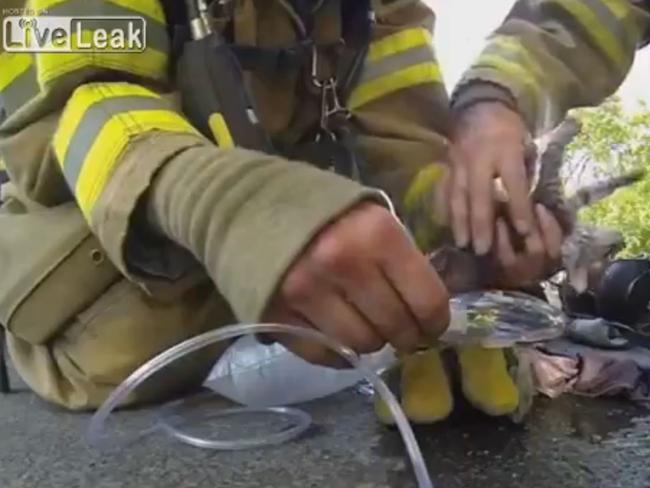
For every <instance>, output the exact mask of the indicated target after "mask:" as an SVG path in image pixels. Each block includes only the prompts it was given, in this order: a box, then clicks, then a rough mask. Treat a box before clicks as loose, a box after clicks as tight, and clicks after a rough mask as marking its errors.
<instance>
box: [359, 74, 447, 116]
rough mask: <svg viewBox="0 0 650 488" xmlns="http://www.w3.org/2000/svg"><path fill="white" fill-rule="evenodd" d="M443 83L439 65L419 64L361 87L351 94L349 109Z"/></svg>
mask: <svg viewBox="0 0 650 488" xmlns="http://www.w3.org/2000/svg"><path fill="white" fill-rule="evenodd" d="M441 81H442V76H441V73H440V68H439V67H438V64H437V63H435V62H430V63H421V64H417V65H414V66H410V67H408V68H404V69H402V70H399V71H396V72H394V73H391V74H388V75H385V76H382V77H380V78H377V79H375V80H372V81H368V82H366V83H363V84H361V85H359V86H358V87H357V88H356V89H354V90H353V91H352V93H351V94H350V99H349V100H348V107H349V108H350V109H352V110H354V109H356V108H359V107H360V106H362V105H365V104H366V103H369V102H371V101H373V100H376V99H378V98H381V97H383V96H385V95H387V94H389V93H391V92H394V91H398V90H402V89H404V88H408V87H411V86H415V85H420V84H424V83H440V82H441Z"/></svg>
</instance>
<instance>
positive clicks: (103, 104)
mask: <svg viewBox="0 0 650 488" xmlns="http://www.w3.org/2000/svg"><path fill="white" fill-rule="evenodd" d="M153 130H160V131H166V132H174V133H191V134H196V135H200V134H199V133H198V131H197V130H196V129H194V127H192V126H191V124H190V123H189V122H188V121H187V120H185V118H183V116H182V115H181V114H179V113H177V112H175V111H173V110H172V109H170V106H169V105H168V104H167V102H166V101H165V100H164V99H163V98H162V97H160V96H159V95H157V94H156V93H154V92H152V91H150V90H147V89H146V88H143V87H141V86H138V85H133V84H129V83H90V84H87V85H83V86H82V87H80V88H78V89H77V90H76V91H75V92H74V94H73V96H72V98H71V99H70V101H69V102H68V104H67V105H66V108H65V109H64V111H63V115H62V116H61V120H60V123H59V127H58V128H57V131H56V132H55V134H54V138H53V146H54V151H55V154H56V157H57V160H58V162H59V164H60V166H61V167H62V169H63V173H64V175H65V177H66V181H67V182H68V184H69V185H70V187H71V188H72V190H73V192H74V193H75V195H76V197H77V201H78V203H79V207H80V208H81V210H82V212H83V213H84V215H85V216H86V218H90V215H91V213H92V209H93V206H94V204H95V202H96V201H97V199H98V198H99V196H100V195H101V193H102V191H103V189H104V187H105V186H106V184H107V182H108V181H109V179H110V177H111V175H112V174H113V172H114V170H115V168H116V167H117V166H118V165H119V162H120V156H121V154H122V153H123V152H124V150H125V149H126V147H127V146H128V144H129V143H130V141H131V140H132V138H133V137H135V136H137V135H140V134H143V133H146V132H150V131H153Z"/></svg>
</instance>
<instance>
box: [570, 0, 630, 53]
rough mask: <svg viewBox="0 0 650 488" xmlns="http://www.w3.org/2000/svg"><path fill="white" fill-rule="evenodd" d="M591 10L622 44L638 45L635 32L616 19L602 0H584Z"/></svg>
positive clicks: (621, 20)
mask: <svg viewBox="0 0 650 488" xmlns="http://www.w3.org/2000/svg"><path fill="white" fill-rule="evenodd" d="M583 1H584V2H585V3H586V4H587V5H588V6H589V8H591V10H592V11H593V12H594V14H596V17H598V20H599V21H600V23H601V24H602V25H603V27H605V28H606V29H607V30H609V31H610V32H611V33H612V34H613V35H614V37H616V39H618V40H619V42H620V43H621V44H623V43H625V44H630V43H631V44H632V45H633V46H634V45H635V44H636V43H637V41H638V40H637V39H636V36H634V35H633V34H634V32H632V29H630V28H629V27H630V26H629V25H626V24H627V23H626V22H623V19H619V18H617V17H616V15H615V14H614V12H612V11H611V10H610V9H609V8H608V7H607V5H605V4H604V3H603V2H602V1H601V0H583Z"/></svg>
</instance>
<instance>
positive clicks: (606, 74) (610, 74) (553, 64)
mask: <svg viewBox="0 0 650 488" xmlns="http://www.w3.org/2000/svg"><path fill="white" fill-rule="evenodd" d="M649 40H650V2H648V1H647V0H519V1H517V2H516V4H515V6H514V8H513V9H512V11H511V12H510V14H509V15H508V16H507V18H506V19H505V21H504V23H503V25H501V27H500V28H499V29H497V30H496V32H495V33H494V34H493V35H492V36H491V37H490V38H489V41H488V43H487V47H486V48H485V50H484V51H483V52H482V54H481V55H480V56H479V58H478V59H477V60H476V62H475V63H474V64H473V66H472V67H471V68H470V69H469V71H468V72H467V73H466V74H465V76H464V77H463V79H462V80H461V82H460V83H459V85H458V87H457V88H456V90H455V93H454V96H453V106H454V108H455V110H456V111H460V110H463V109H464V108H466V107H468V106H469V105H472V104H474V103H477V102H478V101H482V100H489V99H500V100H502V101H504V102H505V103H511V104H512V105H513V106H514V107H516V108H517V109H518V110H519V111H520V112H521V113H522V115H523V116H524V117H525V120H526V122H527V124H528V126H529V128H530V130H531V131H532V132H533V133H540V132H544V131H546V130H548V129H550V128H552V127H553V126H555V125H556V124H557V123H558V122H559V121H560V120H562V118H563V117H564V116H565V115H566V112H567V111H568V110H570V109H572V108H576V107H581V106H591V105H597V104H599V103H601V102H602V101H603V100H604V99H605V98H607V97H608V96H610V95H612V94H613V93H614V92H615V91H616V89H617V88H618V87H619V86H620V85H621V84H622V82H623V81H624V79H625V77H626V75H627V73H628V72H629V70H630V68H631V66H632V63H633V60H634V56H635V51H636V50H637V49H638V48H640V47H641V46H643V45H645V44H647V42H648V41H649Z"/></svg>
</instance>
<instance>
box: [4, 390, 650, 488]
mask: <svg viewBox="0 0 650 488" xmlns="http://www.w3.org/2000/svg"><path fill="white" fill-rule="evenodd" d="M305 409H306V410H307V411H309V412H310V413H311V414H312V415H313V417H314V421H315V425H314V426H313V427H312V428H311V429H310V430H309V431H308V432H307V434H305V435H304V436H303V437H302V438H301V439H300V440H299V441H295V442H292V443H290V444H287V445H284V446H281V447H278V448H270V449H263V450H256V451H245V452H228V453H219V452H212V451H205V450H201V449H197V448H193V447H189V446H185V445H181V444H179V443H178V442H176V441H174V440H171V439H169V438H167V437H165V436H163V435H162V434H155V435H151V436H149V437H146V438H144V439H141V440H139V441H137V442H136V443H134V444H132V445H130V446H129V447H123V448H121V449H118V450H117V451H112V452H110V453H101V452H97V451H95V450H93V449H90V448H89V447H88V446H87V444H86V443H85V442H84V440H83V434H84V429H85V428H86V426H87V423H88V420H89V417H88V416H87V415H79V414H70V413H66V412H60V411H58V410H56V409H53V408H51V407H49V406H46V405H44V404H43V403H42V402H40V401H39V400H37V399H36V398H34V396H33V395H31V394H30V393H28V392H27V391H26V389H25V388H24V387H22V388H20V391H19V392H17V393H14V394H11V395H9V396H7V397H0V428H1V430H0V435H1V441H0V487H2V488H18V487H20V488H24V487H28V488H50V487H56V488H64V487H65V488H76V487H79V488H148V487H160V488H203V487H215V488H216V487H219V488H229V487H233V488H234V487H283V488H290V487H300V488H311V487H313V488H317V487H337V488H338V487H351V488H397V487H400V488H401V487H414V486H415V483H414V481H413V477H412V474H411V469H410V466H409V461H408V459H407V458H406V457H405V454H404V450H403V448H402V443H401V439H400V437H399V434H398V433H397V432H396V431H390V430H387V429H385V428H382V427H380V426H379V425H377V423H376V422H375V420H374V417H373V414H372V409H371V408H370V403H369V399H368V398H366V397H364V396H362V395H360V394H358V393H356V392H346V393H343V394H340V395H338V396H336V397H333V398H329V399H327V400H325V401H319V402H316V403H315V404H312V405H309V406H307V407H305ZM118 420H119V429H118V430H120V431H121V432H127V431H128V432H135V431H137V430H139V429H141V428H142V427H143V426H146V425H147V422H149V421H150V420H151V416H150V414H149V413H146V412H129V413H123V414H120V416H119V419H118ZM236 427H238V428H240V429H242V430H246V429H247V426H246V425H242V426H236ZM248 427H249V428H251V429H254V428H256V426H255V425H254V423H249V425H248ZM267 427H268V426H267ZM240 433H241V432H240ZM417 436H418V439H419V441H420V443H421V446H422V449H423V451H424V454H425V456H426V459H427V463H428V465H429V467H430V471H431V473H432V475H433V478H434V481H435V483H436V488H460V487H463V488H488V487H499V488H509V487H513V488H514V487H517V488H520V487H526V488H547V487H548V488H551V487H552V488H556V487H569V488H582V487H585V488H587V487H590V488H593V487H603V488H605V487H607V488H616V487H621V488H623V487H624V488H648V487H650V461H649V459H650V413H648V412H645V411H642V410H639V409H637V408H634V407H632V406H630V405H628V404H624V403H620V402H616V401H603V400H588V399H578V398H574V397H564V398H561V399H558V400H554V401H550V400H541V401H538V402H537V404H536V406H535V408H534V410H533V412H532V413H531V415H530V417H529V419H528V422H527V423H526V424H525V425H523V426H514V425H512V424H511V423H510V422H509V421H506V420H504V421H497V422H495V421H494V420H491V419H486V418H485V417H481V416H480V415H478V414H476V413H474V412H471V411H467V410H465V409H461V411H460V412H458V413H457V414H456V415H455V416H454V418H452V419H451V420H450V421H449V422H447V423H445V424H444V425H439V426H436V427H427V428H419V429H418V430H417Z"/></svg>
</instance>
